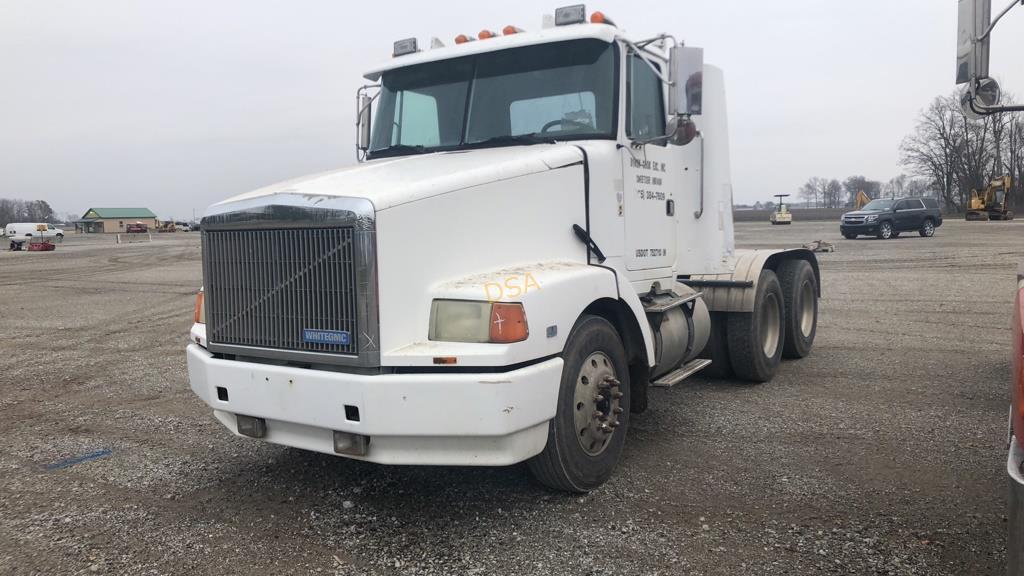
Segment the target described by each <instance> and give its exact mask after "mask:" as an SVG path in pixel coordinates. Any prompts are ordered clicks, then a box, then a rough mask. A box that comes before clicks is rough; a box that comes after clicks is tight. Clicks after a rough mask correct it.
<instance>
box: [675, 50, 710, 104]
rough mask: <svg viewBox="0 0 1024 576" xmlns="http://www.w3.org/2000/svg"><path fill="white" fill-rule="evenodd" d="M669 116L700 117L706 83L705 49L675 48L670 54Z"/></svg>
mask: <svg viewBox="0 0 1024 576" xmlns="http://www.w3.org/2000/svg"><path fill="white" fill-rule="evenodd" d="M669 80H670V81H671V82H672V84H671V86H669V90H668V93H669V94H668V96H669V99H668V101H669V110H668V112H669V114H670V115H672V116H678V115H682V114H690V115H699V114H700V113H701V106H702V98H701V93H702V89H703V82H704V49H703V48H691V47H688V46H675V47H673V48H672V50H671V53H670V54H669Z"/></svg>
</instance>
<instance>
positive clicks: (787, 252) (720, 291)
mask: <svg viewBox="0 0 1024 576" xmlns="http://www.w3.org/2000/svg"><path fill="white" fill-rule="evenodd" d="M785 260H806V261H807V262H808V263H809V264H810V265H811V269H812V270H814V277H815V278H816V280H817V282H816V284H817V292H818V293H817V296H818V297H819V298H820V297H821V271H820V269H819V267H818V258H817V257H816V256H815V255H814V252H811V251H810V250H807V249H806V248H792V249H783V250H737V251H736V266H735V267H734V268H733V271H732V272H731V273H728V274H698V275H694V276H690V277H689V278H680V280H679V281H680V282H682V283H684V284H687V285H689V286H691V287H692V288H695V289H697V290H700V291H701V292H703V293H704V302H706V303H707V305H708V310H710V311H711V312H753V311H754V296H755V294H756V293H757V281H758V278H759V277H760V276H761V271H762V270H764V269H766V268H767V269H769V270H775V269H776V267H777V266H778V265H779V263H780V262H782V261H785Z"/></svg>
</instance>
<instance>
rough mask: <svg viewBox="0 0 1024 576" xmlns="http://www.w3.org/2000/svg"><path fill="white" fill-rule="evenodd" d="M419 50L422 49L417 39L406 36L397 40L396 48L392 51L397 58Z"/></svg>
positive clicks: (393, 56)
mask: <svg viewBox="0 0 1024 576" xmlns="http://www.w3.org/2000/svg"><path fill="white" fill-rule="evenodd" d="M419 51H420V49H419V47H418V46H417V45H416V39H415V38H406V39H404V40H398V41H397V42H395V48H394V50H393V51H392V53H391V57H392V58H397V57H398V56H405V55H406V54H412V53H414V52H419Z"/></svg>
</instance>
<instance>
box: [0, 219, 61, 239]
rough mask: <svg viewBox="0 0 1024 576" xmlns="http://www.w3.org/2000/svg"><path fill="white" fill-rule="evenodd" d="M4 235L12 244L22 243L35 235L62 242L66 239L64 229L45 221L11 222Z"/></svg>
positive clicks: (35, 236)
mask: <svg viewBox="0 0 1024 576" xmlns="http://www.w3.org/2000/svg"><path fill="white" fill-rule="evenodd" d="M4 236H7V238H8V239H9V240H10V241H11V244H21V243H23V242H25V241H26V240H28V239H29V238H33V237H34V238H52V239H54V240H56V241H57V242H60V241H62V240H64V230H62V229H60V228H57V227H55V226H54V225H53V224H45V223H43V222H11V223H10V224H8V225H7V227H6V228H4Z"/></svg>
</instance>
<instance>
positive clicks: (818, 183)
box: [800, 176, 828, 208]
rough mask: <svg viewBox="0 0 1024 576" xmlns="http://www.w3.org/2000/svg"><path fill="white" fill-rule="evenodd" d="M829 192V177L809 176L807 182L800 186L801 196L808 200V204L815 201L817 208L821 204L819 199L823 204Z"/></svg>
mask: <svg viewBox="0 0 1024 576" xmlns="http://www.w3.org/2000/svg"><path fill="white" fill-rule="evenodd" d="M827 193H828V179H826V178H820V177H818V176H814V177H812V178H808V179H807V182H805V183H804V185H803V186H801V187H800V197H801V198H803V199H804V200H806V201H807V202H808V204H810V203H811V202H814V207H815V208H817V207H818V206H819V201H820V202H821V205H823V204H824V203H825V196H826V194H827Z"/></svg>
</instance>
